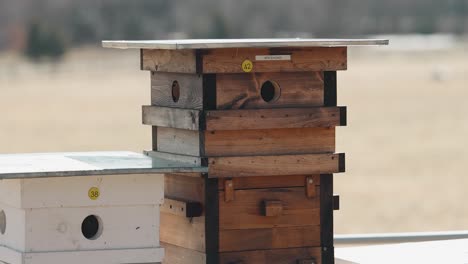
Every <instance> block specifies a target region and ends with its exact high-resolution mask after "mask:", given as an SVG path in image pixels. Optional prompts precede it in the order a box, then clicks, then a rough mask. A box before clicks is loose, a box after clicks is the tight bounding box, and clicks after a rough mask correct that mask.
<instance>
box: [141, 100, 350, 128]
mask: <svg viewBox="0 0 468 264" xmlns="http://www.w3.org/2000/svg"><path fill="white" fill-rule="evenodd" d="M205 122H206V123H205ZM143 124H145V125H152V126H160V127H171V128H180V129H189V130H243V129H275V128H308V127H309V128H310V127H334V126H343V125H346V107H313V108H281V109H244V110H214V111H207V112H206V113H203V112H201V111H199V110H191V109H181V108H170V107H158V106H143Z"/></svg>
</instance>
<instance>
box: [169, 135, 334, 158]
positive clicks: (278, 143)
mask: <svg viewBox="0 0 468 264" xmlns="http://www.w3.org/2000/svg"><path fill="white" fill-rule="evenodd" d="M203 133H204V134H205V137H204V138H205V142H204V143H205V152H204V153H205V156H208V157H221V156H244V155H273V154H278V155H282V154H306V153H307V154H311V153H333V152H334V151H335V128H289V129H269V130H267V129H258V130H254V129H249V130H218V131H206V132H203ZM195 137H196V136H194V138H195ZM162 138H167V137H162ZM179 138H181V136H179V135H174V140H175V141H180V140H179ZM182 141H184V142H190V141H189V140H182ZM171 142H174V141H171ZM171 144H173V143H171ZM190 145H193V146H194V147H193V151H191V152H195V151H196V144H190Z"/></svg>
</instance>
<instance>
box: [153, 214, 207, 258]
mask: <svg viewBox="0 0 468 264" xmlns="http://www.w3.org/2000/svg"><path fill="white" fill-rule="evenodd" d="M159 233H160V234H159V236H160V240H161V241H163V242H165V243H169V244H172V245H176V246H179V247H183V248H188V249H193V250H196V251H199V252H205V249H206V244H205V217H204V216H202V217H194V218H187V217H185V216H178V215H174V214H170V213H164V212H161V227H160V231H159ZM155 235H156V234H155Z"/></svg>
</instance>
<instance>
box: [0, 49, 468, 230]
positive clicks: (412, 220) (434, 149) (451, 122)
mask: <svg viewBox="0 0 468 264" xmlns="http://www.w3.org/2000/svg"><path fill="white" fill-rule="evenodd" d="M382 49H384V48H382ZM382 49H379V50H380V51H378V50H374V49H371V50H370V51H366V50H363V49H357V48H352V49H351V50H350V61H349V71H347V72H340V73H339V75H338V78H339V91H338V92H339V94H338V96H339V104H341V105H347V106H348V126H347V127H343V128H339V129H338V135H337V137H338V140H337V146H338V151H340V152H346V153H347V156H346V158H347V161H346V162H347V172H346V173H344V174H337V175H336V176H335V184H336V193H339V194H340V195H341V210H340V211H338V212H336V213H335V219H336V233H369V232H402V231H437V230H456V229H468V203H466V201H467V200H468V173H467V172H466V169H465V166H466V165H467V164H468V139H467V135H468V103H467V100H468V51H467V46H466V45H461V46H460V47H457V48H454V49H451V50H442V51H431V52H429V51H425V52H424V51H418V52H404V53H401V52H400V53H395V52H384V51H381V50H382ZM138 68H139V62H138V51H112V50H103V49H90V48H87V49H77V50H73V51H72V52H70V53H69V54H68V55H67V57H66V59H65V61H64V62H62V63H60V64H58V65H50V64H40V65H35V64H31V63H27V62H26V61H24V60H23V59H21V58H19V57H18V56H17V55H13V54H6V53H4V54H0V153H18V152H49V151H91V150H133V151H141V150H143V149H148V148H149V147H150V146H151V142H150V128H149V127H145V126H143V125H141V105H143V104H148V103H149V73H147V72H140V71H139V70H138Z"/></svg>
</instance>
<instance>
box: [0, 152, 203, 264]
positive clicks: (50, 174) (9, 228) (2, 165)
mask: <svg viewBox="0 0 468 264" xmlns="http://www.w3.org/2000/svg"><path fill="white" fill-rule="evenodd" d="M205 170H206V169H205V168H203V167H197V166H193V165H192V164H187V163H183V162H182V163H181V162H174V161H170V160H165V159H162V158H154V157H148V156H145V155H143V154H137V153H132V152H87V153H50V154H18V155H0V263H7V264H63V263H67V264H82V263H87V264H94V263H95V264H123V263H126V264H135V263H160V262H162V260H163V257H164V250H163V248H161V246H160V242H159V222H160V220H159V215H160V213H159V210H160V209H159V208H160V205H161V204H162V203H163V201H164V173H172V172H176V173H183V172H204V171H205Z"/></svg>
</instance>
